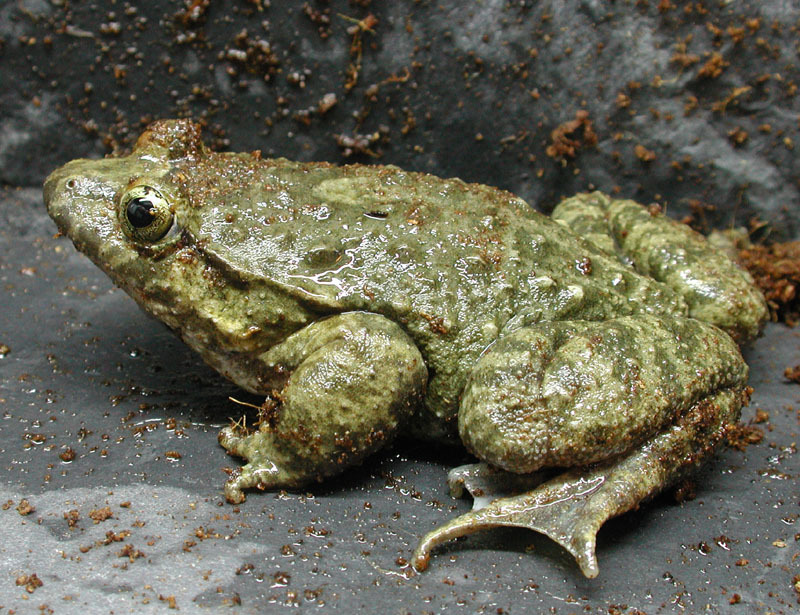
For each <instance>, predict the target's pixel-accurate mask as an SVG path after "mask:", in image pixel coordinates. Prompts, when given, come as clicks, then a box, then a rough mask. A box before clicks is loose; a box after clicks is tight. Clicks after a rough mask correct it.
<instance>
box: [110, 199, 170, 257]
mask: <svg viewBox="0 0 800 615" xmlns="http://www.w3.org/2000/svg"><path fill="white" fill-rule="evenodd" d="M119 213H120V222H121V223H122V229H123V230H124V231H125V234H126V235H128V237H130V238H131V239H133V240H134V241H141V242H146V243H153V242H155V241H158V240H159V239H161V238H162V237H164V235H166V234H167V233H168V232H169V230H170V228H172V221H173V216H172V209H171V208H170V206H169V202H168V201H167V199H165V198H164V197H163V196H162V194H161V193H160V192H159V191H158V190H156V189H155V188H152V187H150V186H135V187H133V188H131V189H130V190H128V191H127V192H126V193H125V194H123V195H122V199H120V211H119Z"/></svg>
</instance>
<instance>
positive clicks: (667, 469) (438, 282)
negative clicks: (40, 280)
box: [44, 120, 766, 576]
mask: <svg viewBox="0 0 800 615" xmlns="http://www.w3.org/2000/svg"><path fill="white" fill-rule="evenodd" d="M44 193H45V200H46V202H47V207H48V210H49V213H50V215H51V216H52V217H53V219H54V220H55V221H56V223H57V224H58V227H59V229H61V231H62V232H63V233H64V234H66V235H68V236H69V237H70V238H71V239H72V240H73V242H74V243H75V245H76V246H77V247H78V248H79V249H80V250H81V251H83V252H85V253H86V254H87V255H88V256H89V257H90V258H91V259H92V260H93V261H94V262H95V263H96V264H97V265H99V266H100V267H101V268H102V269H103V270H104V271H105V272H106V273H108V275H109V276H111V278H112V279H113V280H114V281H115V282H116V284H118V285H119V286H121V287H122V288H124V289H125V290H126V291H127V292H128V293H129V294H130V295H131V296H132V297H133V298H134V299H135V300H136V301H137V302H138V303H139V305H140V306H141V307H142V308H144V309H145V310H146V311H147V312H149V313H150V314H152V315H153V316H155V317H156V318H158V319H160V320H162V321H164V322H165V323H166V324H167V325H169V326H170V327H171V328H172V329H174V330H175V331H176V332H177V333H178V335H180V336H181V338H183V340H184V341H185V342H186V343H187V344H189V345H190V346H191V347H192V348H194V349H195V350H196V351H197V352H199V353H200V354H201V355H202V357H203V358H204V359H205V360H206V361H207V362H208V363H209V364H210V365H212V366H213V367H214V368H216V369H217V370H218V371H219V372H220V373H222V374H224V375H225V376H226V377H228V378H230V379H231V380H233V381H234V382H236V383H237V384H239V385H240V386H242V387H243V388H245V389H247V390H248V391H251V392H253V393H258V394H262V395H264V396H265V397H266V401H265V403H264V405H263V407H262V409H261V412H260V416H259V422H258V424H257V426H256V428H255V429H254V430H248V429H245V428H244V427H242V426H236V425H234V426H230V427H227V428H225V429H223V430H222V432H221V433H220V436H219V441H220V443H221V444H222V446H224V447H225V448H226V449H227V450H228V451H230V452H231V453H233V454H235V455H239V456H241V457H244V458H245V459H246V460H247V464H246V465H244V467H242V468H240V469H239V470H237V471H236V472H235V473H234V475H233V476H232V477H231V478H230V480H228V481H227V483H226V485H225V494H226V496H227V498H228V500H229V501H231V502H240V501H242V500H243V499H244V497H245V496H244V493H243V490H244V489H246V488H251V487H260V488H265V489H271V488H281V487H299V486H301V485H304V484H307V483H309V482H313V481H318V480H322V479H324V478H325V477H327V476H331V475H333V474H337V473H339V472H341V471H342V470H343V469H344V468H346V467H347V466H350V465H352V464H357V463H359V462H361V461H362V460H363V459H364V458H365V457H366V456H368V455H370V454H371V453H373V452H375V451H376V450H378V449H379V448H380V447H382V446H383V445H384V444H385V443H386V442H388V441H389V440H391V439H392V437H393V436H394V435H395V434H396V433H398V431H401V430H405V431H406V432H407V433H409V432H410V433H411V434H414V435H417V436H419V437H424V438H429V439H438V440H449V441H457V440H458V439H459V438H460V440H461V442H463V444H464V445H465V446H466V447H467V449H469V450H470V451H471V452H472V453H474V454H475V455H476V456H477V457H478V458H480V459H481V460H482V461H483V462H485V463H486V465H484V466H482V467H481V468H479V470H477V471H478V472H479V473H480V474H482V476H483V478H484V479H485V480H488V481H489V482H490V483H491V482H492V481H495V480H498V481H499V480H506V479H507V478H508V476H507V475H506V477H505V478H503V473H515V474H524V475H528V474H531V473H535V472H536V471H537V470H539V469H540V468H551V467H557V468H559V467H560V468H568V469H567V470H565V472H564V473H562V474H560V475H557V476H556V477H555V478H552V479H550V480H549V481H547V482H545V483H543V484H541V485H539V486H538V487H531V488H528V489H526V490H524V491H523V492H522V493H521V494H519V495H516V496H514V497H506V498H500V499H498V500H495V501H494V502H493V503H491V504H490V505H489V506H488V507H486V508H483V509H480V510H475V511H472V512H470V513H467V514H466V515H463V516H462V517H459V518H458V519H455V520H454V521H452V522H450V523H448V524H446V525H444V526H442V527H441V528H439V529H437V530H434V531H433V532H431V533H430V534H429V535H428V536H426V537H425V538H424V539H423V541H422V542H421V543H420V546H419V547H418V549H417V553H416V554H415V558H414V564H415V566H416V567H417V568H420V569H421V568H424V567H425V566H426V564H427V560H428V556H429V552H430V549H431V548H432V547H433V546H434V545H435V544H438V543H439V542H441V541H443V540H446V539H448V538H451V537H454V536H458V535H462V534H466V533H470V532H473V531H476V530H477V529H480V528H482V527H489V526H495V525H520V526H524V527H530V528H532V529H536V530H538V531H542V532H544V533H546V534H548V535H549V536H551V537H552V538H554V539H555V540H557V541H558V542H559V543H561V544H562V545H564V546H565V547H566V548H567V549H568V550H569V551H570V552H572V553H573V555H574V556H575V557H576V558H577V560H578V563H579V565H580V566H581V569H582V570H583V572H584V573H585V574H586V575H588V576H594V575H596V574H597V563H596V558H595V553H594V545H595V533H596V532H597V530H598V529H599V527H600V526H601V525H602V524H603V523H604V521H605V520H607V519H608V518H610V517H612V516H614V515H618V514H620V513H622V512H624V511H626V510H629V509H631V508H632V507H635V506H636V505H637V504H638V502H640V501H641V500H642V499H644V498H647V497H649V496H650V495H652V494H653V493H655V492H657V491H658V490H660V489H662V488H663V487H664V486H666V485H668V484H669V483H671V482H674V481H675V480H676V479H677V478H679V477H680V476H682V475H683V474H684V473H685V472H687V471H688V470H690V469H691V468H692V467H693V466H695V465H696V463H697V462H698V461H699V460H700V459H702V458H703V457H705V456H706V455H707V454H708V453H709V452H710V451H711V450H713V449H714V447H715V446H716V445H717V443H719V442H720V440H722V438H723V436H724V434H725V431H726V428H727V426H728V425H730V424H731V423H733V422H735V421H736V420H737V419H738V416H739V411H740V408H741V406H742V404H743V403H745V402H746V399H747V387H746V380H747V367H746V365H745V363H744V362H743V360H742V357H741V355H740V353H739V349H738V347H737V344H736V341H742V340H747V339H750V338H753V337H754V336H756V335H757V333H758V331H759V329H760V327H761V325H762V324H763V322H764V320H765V318H766V307H765V304H764V300H763V298H762V297H761V295H760V293H759V292H758V291H757V290H756V289H755V288H754V286H753V284H752V280H751V279H750V277H749V276H748V274H747V273H745V272H744V271H743V270H741V269H740V268H739V267H738V266H737V265H735V264H734V263H733V262H731V261H730V260H729V259H728V258H727V257H725V256H723V255H721V254H718V253H715V252H714V251H713V250H712V249H710V248H709V247H708V246H707V245H706V243H705V241H704V239H703V238H702V237H701V236H699V235H697V234H695V233H694V232H693V231H691V230H689V229H688V227H686V226H683V225H680V224H678V223H676V222H673V221H671V220H670V219H668V218H667V217H665V216H663V215H661V213H660V212H659V211H657V210H656V209H655V208H652V207H651V208H645V207H642V206H640V205H638V204H636V203H634V202H632V201H625V200H614V199H610V198H608V197H606V196H605V195H603V194H600V193H593V194H582V195H578V196H576V197H573V198H570V199H567V200H566V201H564V202H563V203H561V204H560V205H559V206H558V208H557V209H556V211H555V212H554V215H553V217H552V218H550V217H546V216H543V215H541V214H539V213H536V212H535V211H534V210H533V209H532V208H531V207H530V206H528V205H527V204H526V203H525V202H524V201H523V200H522V199H520V198H518V197H516V196H514V195H513V194H510V193H508V192H504V191H502V190H498V189H495V188H491V187H487V186H483V185H477V184H467V183H464V182H463V181H460V180H458V179H441V178H438V177H433V176H431V175H425V174H422V173H411V172H406V171H403V170H401V169H399V168H396V167H392V166H359V165H353V166H345V167H337V166H334V165H331V164H325V163H311V164H309V163H297V162H290V161H288V160H285V159H277V160H266V159H262V158H261V156H260V154H259V152H253V153H214V152H211V151H209V150H207V149H206V148H205V147H204V145H203V143H202V141H201V138H200V129H199V127H198V126H197V125H195V124H193V123H191V122H190V121H186V120H177V121H160V122H156V123H154V124H152V125H151V126H150V127H149V128H148V129H147V131H146V132H144V134H142V136H141V137H140V138H139V140H138V142H137V144H136V147H135V149H134V151H133V153H132V154H131V155H129V156H124V157H117V158H108V159H104V160H75V161H73V162H70V163H68V164H67V165H65V166H63V167H62V168H60V169H58V170H57V171H55V172H53V173H52V174H51V175H50V177H48V179H47V181H46V183H45V186H44ZM569 468H571V469H569ZM461 480H462V481H463V477H462V479H461Z"/></svg>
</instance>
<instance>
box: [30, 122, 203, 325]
mask: <svg viewBox="0 0 800 615" xmlns="http://www.w3.org/2000/svg"><path fill="white" fill-rule="evenodd" d="M204 155H205V152H204V149H203V145H202V142H201V140H200V129H199V127H198V126H197V125H196V124H193V123H192V122H190V121H188V120H168V121H160V122H155V123H154V124H151V125H150V127H149V128H148V129H147V130H146V131H145V132H144V133H143V134H142V136H141V137H140V138H139V140H138V141H137V143H136V146H135V147H134V150H133V152H132V153H131V154H130V155H129V156H124V157H117V158H105V159H101V160H88V159H80V160H73V161H72V162H69V163H67V164H65V165H64V166H63V167H61V168H59V169H57V170H55V171H54V172H53V173H51V174H50V176H49V177H48V178H47V180H46V181H45V184H44V200H45V203H46V205H47V211H48V213H49V214H50V216H51V217H52V218H53V220H54V221H55V222H56V224H57V225H58V228H59V230H60V231H61V233H63V234H64V235H67V236H68V237H69V238H70V239H72V241H73V243H74V244H75V246H76V247H77V248H78V249H79V250H80V251H81V252H83V253H85V254H86V255H87V256H88V257H89V258H90V259H91V260H92V261H94V263H95V264H96V265H98V266H99V267H100V268H101V269H103V271H105V272H106V273H107V274H108V275H109V276H110V277H111V278H112V279H113V280H114V282H115V283H116V284H117V285H118V286H120V287H122V288H123V289H125V290H126V291H127V292H128V293H129V294H130V295H131V296H133V297H134V299H136V300H137V302H138V303H139V304H140V305H142V307H144V308H145V310H146V311H148V312H150V313H152V314H154V315H155V316H157V317H159V318H160V319H162V320H165V321H166V322H167V323H168V324H173V323H170V322H169V321H170V318H169V313H167V311H174V304H175V303H176V300H177V301H178V302H180V297H178V296H177V295H178V293H179V292H181V291H182V288H183V287H184V286H185V284H184V283H183V282H182V280H183V277H182V276H183V274H185V273H186V271H185V269H186V268H188V267H189V265H190V263H189V262H188V261H189V260H190V259H187V258H186V257H185V256H184V258H183V260H184V261H186V262H184V263H181V262H180V261H181V254H180V253H181V251H185V249H186V245H185V244H186V242H187V236H186V234H185V233H184V232H183V227H182V222H181V221H182V220H186V219H187V217H188V207H189V205H188V204H187V199H186V198H185V195H184V189H183V187H182V186H183V183H184V181H183V179H182V178H183V177H185V175H184V174H183V173H182V172H181V168H191V167H192V163H193V162H194V161H196V159H198V158H200V157H202V156H204ZM181 268H182V269H183V270H181Z"/></svg>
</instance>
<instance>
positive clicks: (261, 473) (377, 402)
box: [219, 312, 427, 503]
mask: <svg viewBox="0 0 800 615" xmlns="http://www.w3.org/2000/svg"><path fill="white" fill-rule="evenodd" d="M260 360H261V362H262V364H263V366H264V371H265V373H270V372H274V373H276V374H284V375H285V374H288V375H289V376H288V379H287V380H286V383H285V385H284V386H283V388H282V389H281V390H280V391H279V392H277V393H276V394H275V395H274V398H275V399H274V400H273V403H272V404H267V405H265V409H264V410H263V411H262V416H260V417H259V426H258V429H257V430H255V431H247V430H245V429H244V428H242V427H239V426H230V427H226V428H225V429H223V430H222V431H221V432H220V434H219V443H220V444H221V445H222V446H223V447H224V448H225V449H226V450H227V451H228V452H229V453H231V454H233V455H238V456H239V457H244V458H245V459H246V460H247V464H246V465H244V466H243V467H242V468H240V469H238V470H234V471H233V473H232V474H231V477H230V479H229V480H228V481H227V482H226V483H225V497H226V498H227V500H228V501H229V502H231V503H239V502H242V501H243V500H244V498H245V496H244V492H243V490H244V489H248V488H251V487H257V488H259V489H274V488H290V489H291V488H297V487H302V486H303V485H306V484H308V483H312V482H315V481H319V480H322V479H323V478H325V477H328V476H333V475H335V474H338V473H339V472H341V471H342V470H343V469H344V468H346V467H348V466H351V465H354V464H357V463H360V462H361V461H363V459H364V458H366V457H367V456H368V455H370V454H372V453H374V452H375V451H377V450H378V449H379V448H380V447H381V446H383V445H384V444H385V443H386V442H387V441H388V440H390V439H391V438H392V437H393V436H394V434H395V433H396V432H397V430H398V428H399V426H400V425H401V424H403V423H404V422H405V421H406V420H407V419H408V417H409V416H410V415H411V413H412V412H413V410H414V408H415V406H416V404H417V402H418V401H419V399H420V398H421V396H422V392H423V391H424V388H425V382H426V379H427V370H426V367H425V363H424V361H423V360H422V356H421V355H420V353H419V350H418V349H417V347H416V346H415V345H414V344H413V342H412V341H411V339H410V338H409V337H408V335H406V334H405V332H404V331H403V330H402V329H401V328H400V326H399V325H397V324H396V323H394V322H392V321H390V320H388V319H387V318H384V317H383V316H379V315H377V314H369V313H365V312H348V313H344V314H338V315H336V316H332V317H330V318H326V319H324V320H319V321H316V322H314V323H312V324H310V325H308V326H307V327H305V328H303V329H301V330H299V331H297V332H296V333H294V334H292V335H290V336H289V337H288V338H286V340H284V341H283V342H282V343H281V344H278V345H277V346H274V347H272V348H271V349H270V350H269V351H268V352H266V353H264V355H262V356H261V357H260Z"/></svg>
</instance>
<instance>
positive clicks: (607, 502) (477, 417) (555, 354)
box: [414, 315, 747, 577]
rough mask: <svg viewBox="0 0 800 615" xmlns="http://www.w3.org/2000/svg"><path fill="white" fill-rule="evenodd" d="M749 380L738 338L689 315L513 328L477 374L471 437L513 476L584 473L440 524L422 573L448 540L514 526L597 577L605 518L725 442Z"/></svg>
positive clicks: (417, 560) (469, 390)
mask: <svg viewBox="0 0 800 615" xmlns="http://www.w3.org/2000/svg"><path fill="white" fill-rule="evenodd" d="M746 379H747V366H746V365H745V363H744V361H743V360H742V358H741V355H740V353H739V349H738V347H737V346H736V344H735V343H734V342H733V341H732V340H731V339H730V337H729V336H727V335H725V334H724V333H722V332H721V331H720V330H719V329H717V328H716V327H713V326H710V325H707V324H705V323H701V322H699V321H696V320H693V319H689V318H683V317H669V316H665V317H654V316H644V315H641V316H632V317H626V318H619V319H615V320H610V321H606V322H587V321H574V322H555V323H541V324H538V325H535V326H531V327H526V328H523V329H519V330H517V331H515V332H513V333H510V334H508V335H506V336H505V337H503V338H502V339H501V340H500V341H498V342H497V344H495V346H494V347H493V348H492V349H490V350H489V351H488V352H487V353H486V354H485V355H483V357H482V358H481V360H480V361H479V362H478V364H477V365H476V366H475V368H474V370H473V372H472V374H471V375H470V379H469V381H468V383H467V386H466V389H465V392H464V396H463V398H462V403H461V409H460V412H459V428H460V432H461V436H462V439H463V440H464V442H465V444H466V445H467V447H468V448H470V449H471V450H472V451H473V452H474V453H475V454H477V455H478V456H479V457H481V458H482V459H483V460H485V461H487V462H489V463H491V464H492V465H495V466H498V467H501V468H503V469H506V470H509V471H513V472H532V471H535V470H537V469H538V468H540V467H544V466H562V467H564V466H576V465H578V466H584V467H583V468H581V469H575V470H571V471H568V472H567V473H565V474H562V475H561V476H558V477H556V478H554V479H552V480H550V481H548V482H546V483H544V484H543V485H540V486H539V487H537V488H535V489H533V490H532V491H529V492H527V493H524V494H522V495H519V496H516V497H510V498H501V499H498V500H495V501H494V502H493V503H492V504H490V505H489V506H488V507H487V508H484V509H481V510H477V511H472V512H470V513H467V514H466V515H463V516H461V517H459V518H457V519H455V520H453V521H452V522H450V523H448V524H446V525H444V526H442V527H440V528H438V529H436V530H434V531H433V532H431V533H430V534H428V535H427V536H426V537H425V538H424V539H423V540H422V542H421V543H420V545H419V546H418V547H417V551H416V553H415V557H414V565H415V567H417V568H418V569H422V568H424V567H425V566H426V565H427V560H428V557H429V554H430V550H431V549H432V548H433V547H434V546H435V545H437V544H439V543H441V542H443V541H445V540H448V539H451V538H454V537H456V536H461V535H465V534H469V533H472V532H475V531H478V530H480V529H483V528H487V527H494V526H500V525H509V526H521V527H527V528H530V529H534V530H536V531H539V532H542V533H545V534H546V535H548V536H550V537H551V538H553V539H554V540H556V541H557V542H559V543H560V544H561V545H563V546H564V547H565V548H566V549H568V550H569V551H570V552H571V553H572V554H573V555H574V556H575V558H576V559H577V561H578V563H579V565H580V566H581V569H582V571H583V572H584V574H586V575H587V576H590V577H591V576H596V574H597V563H596V559H595V554H594V548H595V535H596V533H597V531H598V530H599V528H600V526H601V525H602V524H603V523H605V521H606V520H608V519H610V518H611V517H614V516H616V515H619V514H622V513H623V512H625V511H628V510H631V509H632V508H635V507H636V506H637V505H638V504H639V503H640V502H641V501H642V500H643V499H645V498H647V497H649V496H651V495H653V494H654V493H656V492H658V491H660V490H661V489H663V488H664V487H665V486H667V485H669V484H670V483H672V482H674V481H676V480H677V479H679V478H680V477H681V476H682V475H683V474H684V473H685V472H687V471H688V470H690V469H691V468H692V467H694V466H695V465H696V464H697V463H698V461H699V460H701V459H702V458H704V457H705V456H707V454H708V453H710V452H711V451H712V450H713V449H714V448H715V446H716V445H717V444H718V443H719V442H720V441H721V440H722V438H723V436H724V434H725V431H726V429H727V426H728V425H729V424H731V423H733V422H735V421H736V420H737V419H738V416H739V410H740V408H741V406H742V404H743V403H744V402H745V400H746V397H747V392H746V391H747V389H746V386H745V382H746Z"/></svg>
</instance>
